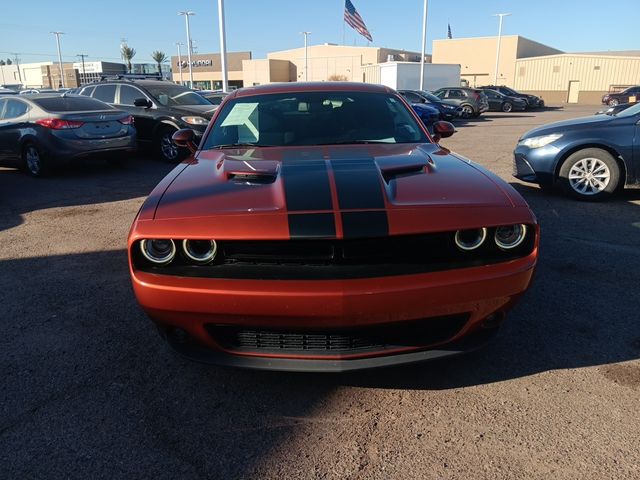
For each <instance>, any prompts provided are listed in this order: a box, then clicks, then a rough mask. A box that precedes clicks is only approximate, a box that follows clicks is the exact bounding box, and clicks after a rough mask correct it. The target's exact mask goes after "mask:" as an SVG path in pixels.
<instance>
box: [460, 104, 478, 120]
mask: <svg viewBox="0 0 640 480" xmlns="http://www.w3.org/2000/svg"><path fill="white" fill-rule="evenodd" d="M461 108H462V118H470V117H472V116H473V114H474V113H475V111H474V110H473V107H472V106H471V105H462V107H461Z"/></svg>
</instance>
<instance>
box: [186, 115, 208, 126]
mask: <svg viewBox="0 0 640 480" xmlns="http://www.w3.org/2000/svg"><path fill="white" fill-rule="evenodd" d="M181 118H182V121H183V122H186V123H188V124H189V125H206V124H208V123H209V120H207V119H206V118H204V117H181Z"/></svg>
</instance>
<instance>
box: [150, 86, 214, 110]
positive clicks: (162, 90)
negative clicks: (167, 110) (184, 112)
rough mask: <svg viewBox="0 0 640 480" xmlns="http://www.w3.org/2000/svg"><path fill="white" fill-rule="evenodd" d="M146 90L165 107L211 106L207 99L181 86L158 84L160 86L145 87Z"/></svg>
mask: <svg viewBox="0 0 640 480" xmlns="http://www.w3.org/2000/svg"><path fill="white" fill-rule="evenodd" d="M145 88H146V89H147V90H148V91H149V93H150V94H151V95H153V96H154V97H155V98H156V100H157V101H158V103H160V104H161V105H164V106H167V105H169V106H172V105H211V102H209V100H207V99H206V98H204V97H202V96H201V95H199V94H197V93H196V92H194V91H193V90H190V89H188V88H185V87H182V86H180V85H174V84H170V83H164V84H163V83H162V82H158V85H145Z"/></svg>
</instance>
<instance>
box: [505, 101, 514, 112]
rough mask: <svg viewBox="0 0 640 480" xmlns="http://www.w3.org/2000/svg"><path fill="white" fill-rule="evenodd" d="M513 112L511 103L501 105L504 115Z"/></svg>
mask: <svg viewBox="0 0 640 480" xmlns="http://www.w3.org/2000/svg"><path fill="white" fill-rule="evenodd" d="M512 110H513V105H512V104H511V102H504V103H503V104H502V111H503V112H504V113H509V112H511V111H512Z"/></svg>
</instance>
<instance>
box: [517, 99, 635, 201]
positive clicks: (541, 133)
mask: <svg viewBox="0 0 640 480" xmlns="http://www.w3.org/2000/svg"><path fill="white" fill-rule="evenodd" d="M638 122H640V104H636V105H634V106H633V107H630V108H627V109H626V110H623V111H622V112H620V113H618V114H617V115H594V116H590V117H584V118H576V119H574V120H568V121H565V122H558V123H551V124H549V125H544V126H542V127H539V128H536V129H534V130H531V131H529V132H527V133H526V134H525V135H524V136H523V137H522V138H521V139H520V140H519V142H518V145H517V147H516V149H515V152H514V175H515V177H517V178H519V179H521V180H524V181H525V182H532V183H538V184H540V185H543V186H550V185H556V184H557V185H560V186H561V187H562V188H563V189H564V190H565V191H566V192H567V193H569V194H570V195H573V196H574V197H576V198H579V199H581V200H603V199H605V198H607V197H608V196H610V195H611V194H612V193H614V192H615V191H616V190H618V189H619V188H623V187H624V186H631V185H638V184H640V125H639V124H638Z"/></svg>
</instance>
